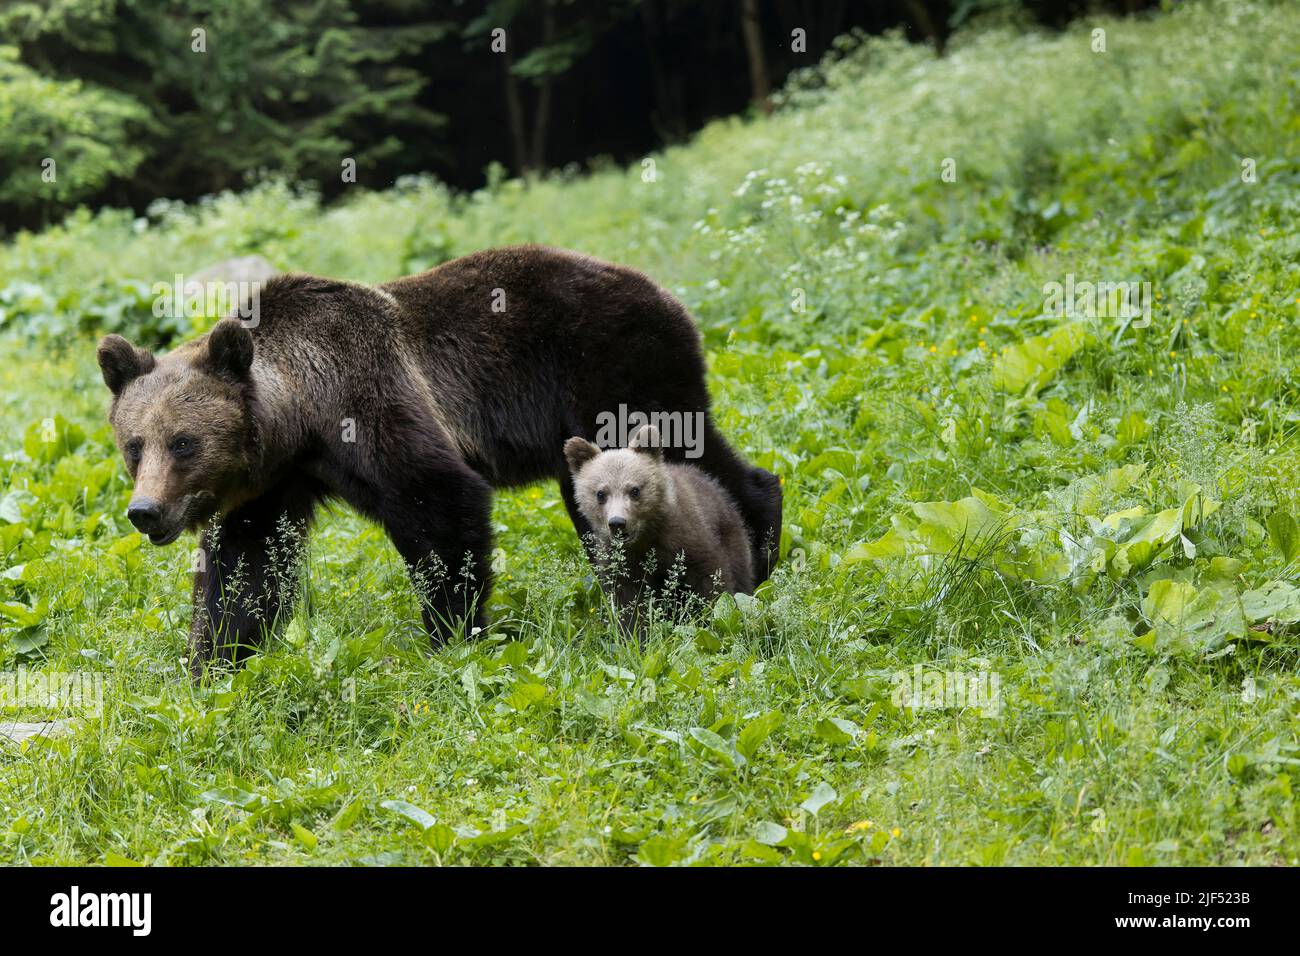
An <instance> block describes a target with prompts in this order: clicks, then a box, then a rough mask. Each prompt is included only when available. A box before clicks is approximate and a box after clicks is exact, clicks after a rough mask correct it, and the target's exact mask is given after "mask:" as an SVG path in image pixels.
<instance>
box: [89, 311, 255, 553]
mask: <svg viewBox="0 0 1300 956" xmlns="http://www.w3.org/2000/svg"><path fill="white" fill-rule="evenodd" d="M98 359H99V368H100V371H102V372H103V374H104V384H105V385H107V386H108V388H109V390H110V391H111V392H112V393H113V405H112V407H111V408H110V410H109V413H108V418H109V421H110V422H112V424H113V432H114V434H115V436H116V438H117V446H118V448H119V449H120V450H121V452H122V457H123V458H124V459H125V460H126V470H127V471H128V472H129V473H130V475H131V478H132V479H133V480H134V481H135V490H134V492H133V494H132V495H131V502H130V504H129V505H128V506H127V510H126V517H127V519H128V520H129V521H130V522H131V524H133V525H135V526H136V528H137V529H139V530H140V531H141V532H143V533H144V534H147V535H148V536H149V540H150V541H152V542H153V543H154V544H157V545H163V544H169V543H171V542H172V541H175V540H176V538H178V537H179V536H180V534H181V532H183V531H185V530H187V529H193V528H196V527H197V526H198V525H200V524H201V523H203V522H204V521H206V520H207V519H208V518H210V517H212V515H214V514H215V513H216V512H217V511H220V510H225V509H227V508H229V507H231V506H233V505H234V504H236V503H238V501H239V500H240V498H241V496H242V495H243V494H245V493H246V489H247V476H248V472H249V466H250V465H251V463H252V462H251V459H252V450H253V429H252V422H251V418H250V416H249V410H248V401H247V395H248V392H249V368H250V366H251V365H252V362H253V337H252V336H251V335H250V334H249V332H248V330H247V329H245V328H244V327H243V326H242V325H240V323H239V321H238V320H237V319H224V320H222V321H221V322H219V323H217V325H216V326H215V327H214V328H213V329H212V331H211V332H210V333H209V334H208V335H207V336H205V337H204V338H201V339H198V340H196V341H194V342H191V343H188V344H186V345H183V346H181V347H180V348H178V349H177V350H176V351H174V352H171V353H170V354H168V355H164V356H161V357H157V356H154V355H153V354H152V353H151V352H149V351H147V350H146V349H141V348H136V347H135V346H133V345H132V344H131V343H130V342H128V341H127V340H126V339H124V338H122V337H121V336H120V335H109V336H106V337H105V338H104V339H103V340H102V341H101V342H100V343H99V351H98Z"/></svg>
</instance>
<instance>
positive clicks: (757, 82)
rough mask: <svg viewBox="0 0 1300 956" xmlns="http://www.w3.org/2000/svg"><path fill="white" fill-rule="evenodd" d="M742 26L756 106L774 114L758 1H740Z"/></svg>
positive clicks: (750, 82) (750, 81)
mask: <svg viewBox="0 0 1300 956" xmlns="http://www.w3.org/2000/svg"><path fill="white" fill-rule="evenodd" d="M740 25H741V28H742V29H743V31H744V34H745V53H746V55H747V56H748V57H749V85H750V87H751V88H752V90H753V94H754V105H755V106H757V107H758V108H759V109H760V110H762V111H763V112H764V113H770V112H772V88H771V87H770V86H769V85H768V81H767V61H766V60H765V59H764V58H763V30H762V27H761V26H760V25H759V22H758V0H740Z"/></svg>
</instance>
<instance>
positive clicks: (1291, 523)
mask: <svg viewBox="0 0 1300 956" xmlns="http://www.w3.org/2000/svg"><path fill="white" fill-rule="evenodd" d="M1268 538H1269V540H1270V541H1272V542H1273V547H1275V548H1277V550H1278V552H1279V553H1280V554H1281V555H1282V558H1283V560H1285V561H1288V562H1290V561H1294V560H1295V557H1296V555H1297V554H1300V526H1297V525H1296V520H1295V518H1293V517H1291V515H1289V514H1288V513H1287V512H1285V511H1275V512H1273V513H1272V514H1271V515H1269V516H1268Z"/></svg>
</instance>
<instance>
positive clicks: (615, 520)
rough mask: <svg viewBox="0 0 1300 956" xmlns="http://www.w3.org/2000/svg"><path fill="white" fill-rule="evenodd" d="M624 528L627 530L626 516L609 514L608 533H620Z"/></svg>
mask: <svg viewBox="0 0 1300 956" xmlns="http://www.w3.org/2000/svg"><path fill="white" fill-rule="evenodd" d="M625 530H627V518H625V517H624V516H623V515H610V516H609V533H610V534H622V533H623V532H624V531H625Z"/></svg>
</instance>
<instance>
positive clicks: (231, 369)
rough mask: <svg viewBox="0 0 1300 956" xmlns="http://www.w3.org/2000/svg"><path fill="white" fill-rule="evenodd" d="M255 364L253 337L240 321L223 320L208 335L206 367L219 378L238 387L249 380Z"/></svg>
mask: <svg viewBox="0 0 1300 956" xmlns="http://www.w3.org/2000/svg"><path fill="white" fill-rule="evenodd" d="M252 364H253V336H252V334H251V333H250V332H249V331H248V329H246V328H244V327H243V325H241V324H240V322H239V320H238V319H222V320H221V321H220V322H218V323H217V324H216V325H214V326H213V327H212V331H211V332H209V333H208V355H207V359H206V360H205V361H204V367H205V368H207V370H208V371H209V372H211V373H212V374H214V375H216V376H217V377H218V378H224V379H226V380H227V381H229V382H233V383H235V384H236V385H238V384H240V383H242V382H245V381H247V380H248V368H249V366H251V365H252Z"/></svg>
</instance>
